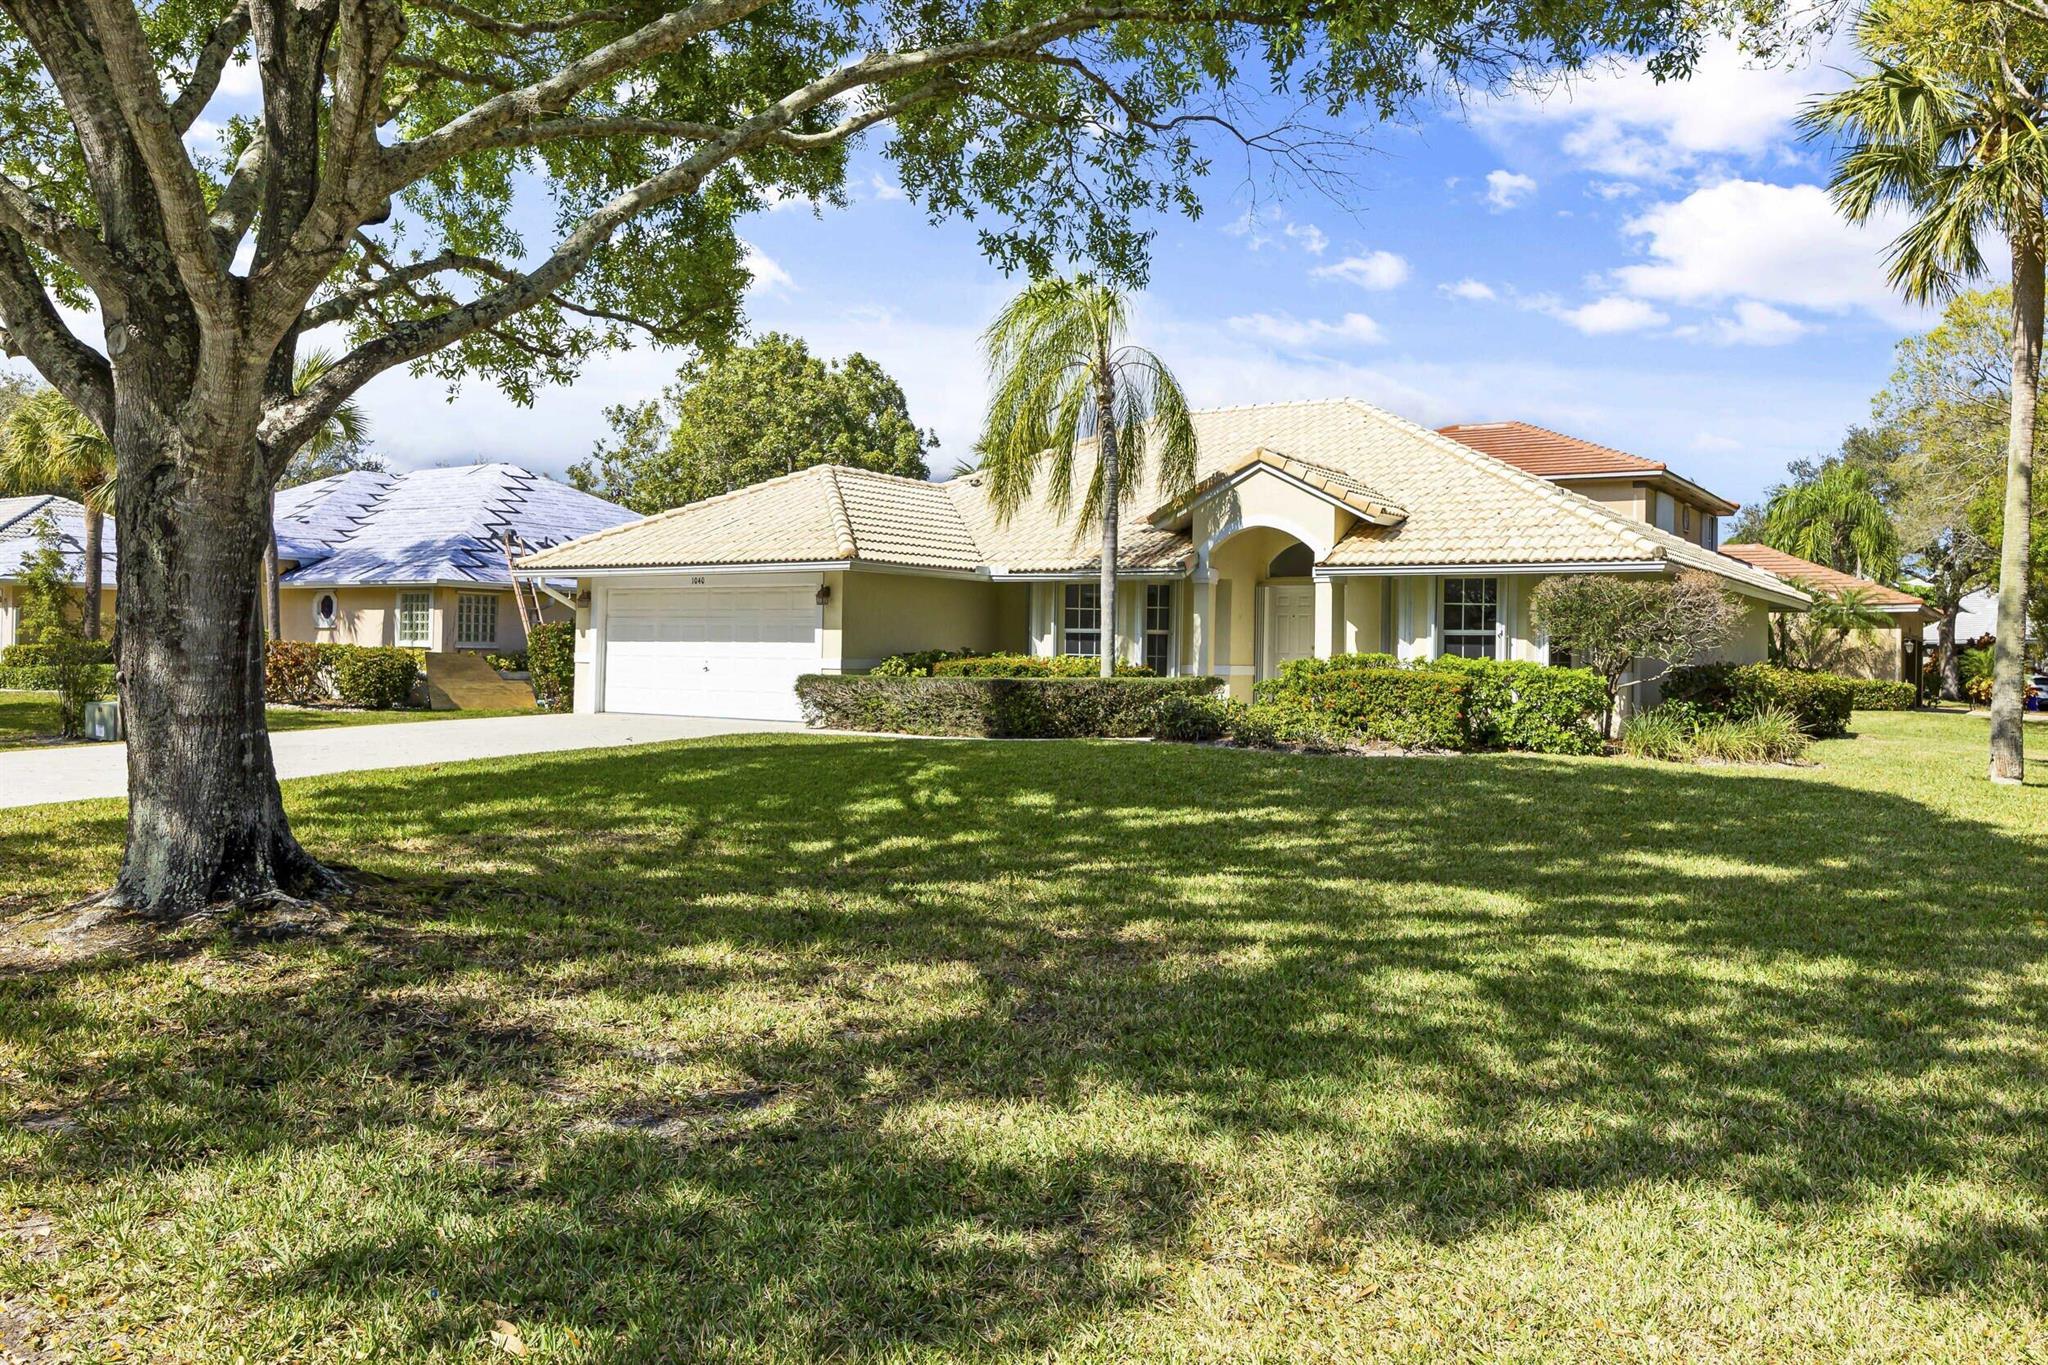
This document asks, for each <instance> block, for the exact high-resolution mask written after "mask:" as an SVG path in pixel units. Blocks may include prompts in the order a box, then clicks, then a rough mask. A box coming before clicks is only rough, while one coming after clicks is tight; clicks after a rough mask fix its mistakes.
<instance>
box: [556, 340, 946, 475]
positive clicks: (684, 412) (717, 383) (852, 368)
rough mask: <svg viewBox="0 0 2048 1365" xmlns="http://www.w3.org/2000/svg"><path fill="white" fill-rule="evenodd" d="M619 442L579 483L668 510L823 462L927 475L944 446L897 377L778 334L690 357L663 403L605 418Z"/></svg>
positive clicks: (611, 411)
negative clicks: (914, 410)
mask: <svg viewBox="0 0 2048 1365" xmlns="http://www.w3.org/2000/svg"><path fill="white" fill-rule="evenodd" d="M605 419H606V420H607V421H608V422H610V423H611V427H612V437H611V439H610V440H608V441H604V442H601V443H599V445H598V447H597V449H596V450H595V451H594V452H593V453H592V455H591V457H590V458H589V459H588V460H584V461H582V462H581V463H578V464H576V465H574V466H572V467H571V468H570V470H569V482H570V483H572V484H574V485H576V487H578V488H580V489H582V490H583V491H584V492H586V493H595V494H596V495H597V496H599V497H601V498H609V499H610V500H611V501H613V502H616V503H621V504H623V505H625V506H627V507H630V508H632V509H633V510H634V511H636V512H659V511H661V510H663V509H664V508H669V507H680V506H682V505H683V504H684V503H686V502H695V501H697V500H698V499H699V498H708V497H711V496H713V495H715V494H718V493H727V492H730V491H732V490H733V489H735V488H743V487H745V486H746V485H747V484H750V483H758V482H760V481H761V480H762V479H772V478H774V477H776V476H777V475H779V474H793V473H795V472H796V471H797V470H799V469H806V468H809V467H810V466H811V465H818V464H843V465H852V466H854V467H855V468H857V469H872V470H876V471H877V472H879V473H883V474H900V475H902V476H903V477H905V478H910V479H922V478H926V477H928V476H929V473H930V471H929V470H927V469H926V468H925V461H924V457H925V452H926V451H927V450H929V449H931V447H932V446H933V445H934V444H935V438H934V437H933V436H932V435H931V434H930V433H929V432H925V431H921V430H919V428H918V426H917V424H916V423H915V422H913V421H912V420H911V417H910V403H909V400H908V399H906V398H905V397H904V396H903V389H902V386H901V385H899V384H897V382H896V381H895V380H894V379H892V378H890V376H889V373H888V371H886V370H884V369H883V368H882V367H881V366H880V365H878V364H876V363H875V362H874V361H872V360H870V359H868V357H866V356H864V355H862V354H861V353H860V352H858V351H855V352H854V353H853V354H852V355H850V356H848V357H846V359H844V360H832V361H825V360H820V359H819V358H818V357H817V356H814V355H812V354H811V352H810V348H809V347H807V346H806V345H804V343H803V341H802V339H801V338H798V337H793V336H787V335H785V334H783V333H781V332H770V333H768V334H767V335H765V336H763V337H761V338H760V339H759V340H758V341H755V342H753V343H752V344H750V345H746V346H739V347H735V348H733V349H732V350H730V351H727V352H726V353H724V354H723V355H721V356H719V357H718V358H716V359H714V360H702V359H698V360H692V361H691V362H690V363H689V364H687V365H685V366H683V367H682V369H680V370H679V371H677V373H676V381H675V383H673V384H671V385H669V386H668V387H667V388H666V389H664V390H662V396H661V398H660V399H659V400H658V401H654V402H647V403H634V404H625V405H620V406H616V407H612V408H608V409H606V411H605Z"/></svg>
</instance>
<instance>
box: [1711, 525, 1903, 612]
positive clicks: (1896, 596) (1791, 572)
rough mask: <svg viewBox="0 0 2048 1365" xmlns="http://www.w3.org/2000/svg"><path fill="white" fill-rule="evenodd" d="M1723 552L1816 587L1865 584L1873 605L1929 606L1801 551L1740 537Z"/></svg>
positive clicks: (1832, 589) (1835, 588) (1837, 588)
mask: <svg viewBox="0 0 2048 1365" xmlns="http://www.w3.org/2000/svg"><path fill="white" fill-rule="evenodd" d="M1721 553H1722V554H1724V555H1727V556H1728V557H1729V558H1730V559H1739V560H1741V561H1742V562H1743V563H1745V564H1747V565H1749V566H1750V567H1751V568H1753V569H1762V570H1763V571H1764V572H1765V573H1773V574H1776V575H1777V576H1778V577H1780V578H1783V579H1786V580H1788V581H1789V580H1791V579H1795V578H1797V579H1804V580H1805V581H1806V582H1808V583H1811V584H1813V585H1814V586H1815V587H1819V588H1826V589H1828V590H1829V591H1830V592H1841V591H1842V590H1843V589H1845V588H1861V589H1863V591H1864V592H1866V593H1868V594H1869V596H1870V602H1871V605H1872V606H1874V607H1876V608H1878V609H1879V610H1880V611H1883V610H1889V609H1891V608H1895V607H1921V608H1925V607H1926V606H1927V604H1926V603H1925V602H1923V601H1921V600H1920V599H1919V598H1917V597H1915V596H1913V594H1912V593H1909V592H1900V591H1899V590H1898V589H1897V588H1887V587H1886V586H1885V585H1884V584H1882V583H1874V582H1872V581H1871V580H1870V579H1868V578H1858V577H1857V576H1856V575H1855V574H1848V573H1843V572H1842V571H1841V570H1839V569H1830V568H1829V567H1828V566H1827V565H1825V564H1816V563H1814V562H1813V561H1812V560H1810V559H1801V558H1800V557H1799V556H1798V555H1788V554H1786V553H1785V552H1784V551H1783V550H1773V549H1772V548H1771V547H1770V546H1768V545H1757V544H1754V543H1752V542H1750V541H1738V542H1737V543H1736V544H1733V545H1723V546H1722V547H1721Z"/></svg>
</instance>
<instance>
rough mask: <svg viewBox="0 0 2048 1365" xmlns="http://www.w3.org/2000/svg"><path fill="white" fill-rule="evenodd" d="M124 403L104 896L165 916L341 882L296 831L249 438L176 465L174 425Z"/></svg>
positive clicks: (262, 497) (264, 494)
mask: <svg viewBox="0 0 2048 1365" xmlns="http://www.w3.org/2000/svg"><path fill="white" fill-rule="evenodd" d="M123 415H124V416H125V417H127V418H128V420H126V421H117V422H116V438H115V439H116V441H117V443H118V444H119V446H120V447H121V468H122V471H123V475H122V479H121V484H120V489H119V492H118V495H117V501H118V504H119V506H118V516H119V524H120V527H121V548H122V554H121V560H120V567H119V573H120V591H119V593H118V594H117V595H116V610H117V613H118V616H119V633H120V638H121V657H120V670H119V682H120V693H121V706H122V715H123V719H124V721H125V723H126V725H127V729H128V837H127V845H126V848H125V851H124V853H123V855H122V862H121V870H120V873H119V875H118V876H117V877H116V879H115V882H114V886H113V889H112V890H111V891H109V892H108V893H107V894H106V896H105V897H104V898H103V899H102V902H101V903H102V904H105V905H108V906H112V907H117V908H122V909H128V910H132V911H135V912H136V913H138V914H140V915H142V916H144V917H147V918H151V919H158V920H171V919H176V918H179V917H181V916H184V915H187V914H191V913H193V912H194V911H198V910H202V909H204V908H206V907H207V906H209V905H213V904H217V903H220V902H224V901H251V900H259V899H262V898H265V897H268V896H274V895H277V894H278V893H280V892H283V893H287V894H292V895H309V894H316V893H320V892H325V891H331V890H335V889H338V888H339V885H340V883H339V881H338V879H336V878H335V877H334V876H333V874H332V873H329V872H328V871H327V870H326V869H324V868H323V867H321V866H320V865H319V864H318V863H317V862H315V861H314V860H313V859H312V857H311V856H310V855H308V854H307V853H306V851H305V850H304V849H302V848H301V847H300V846H299V843H298V841H297V840H296V839H295V838H294V837H293V836H292V832H291V826H290V824H289V822H288V821H287V820H286V818H285V813H284V803H283V800H282V798H281V796H280V795H279V792H278V786H277V773H276V769H275V768H274V767H273V766H272V763H271V755H270V736H269V733H268V731H267V729H266V728H265V724H264V714H263V662H264V642H263V634H262V612H261V610H260V604H259V602H258V600H257V594H258V564H259V561H260V560H261V558H262V555H263V546H264V544H265V541H266V539H267V529H266V521H267V517H266V515H265V513H266V511H267V509H268V506H269V497H268V491H267V489H266V488H265V486H264V480H263V479H262V476H261V475H260V473H258V472H257V471H256V469H255V467H254V461H255V451H254V443H253V442H244V443H243V444H242V445H241V446H240V447H239V448H238V449H236V450H234V451H232V452H223V453H221V454H220V455H219V456H218V457H217V458H214V459H207V460H192V461H189V462H187V463H185V464H184V465H183V468H179V467H178V466H174V465H173V464H172V463H171V461H170V460H169V459H168V458H167V457H166V456H165V454H164V453H163V448H164V447H165V446H167V445H169V444H171V443H172V442H174V441H177V440H178V439H179V434H178V433H176V432H175V431H173V430H170V429H166V427H165V426H163V425H162V424H160V423H159V422H157V421H154V420H152V418H151V415H150V414H147V413H136V414H123ZM138 447H139V448H138ZM173 469H177V472H176V473H173V472H171V471H172V470H173ZM131 471H133V476H131ZM152 476H154V477H152Z"/></svg>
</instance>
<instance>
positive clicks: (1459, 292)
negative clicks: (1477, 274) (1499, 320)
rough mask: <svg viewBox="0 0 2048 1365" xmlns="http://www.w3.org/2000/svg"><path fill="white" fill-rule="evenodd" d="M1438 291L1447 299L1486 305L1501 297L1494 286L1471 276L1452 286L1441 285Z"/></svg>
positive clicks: (1451, 284)
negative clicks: (1494, 289)
mask: <svg viewBox="0 0 2048 1365" xmlns="http://www.w3.org/2000/svg"><path fill="white" fill-rule="evenodd" d="M1437 291H1438V292H1439V293H1441V294H1443V295H1444V296H1445V297H1447V298H1453V299H1462V300H1463V301H1464V302H1466V303H1485V302H1487V301H1488V300H1490V299H1495V298H1498V297H1499V295H1497V294H1495V293H1494V292H1493V286H1492V285H1490V284H1488V283H1487V282H1486V281H1485V280H1475V279H1473V278H1471V277H1470V276H1467V277H1466V278H1464V279H1462V280H1457V281H1455V282H1453V283H1450V284H1440V285H1438V286H1437Z"/></svg>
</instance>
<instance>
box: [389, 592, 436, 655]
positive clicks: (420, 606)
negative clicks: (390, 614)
mask: <svg viewBox="0 0 2048 1365" xmlns="http://www.w3.org/2000/svg"><path fill="white" fill-rule="evenodd" d="M433 627H434V594H432V593H430V592H402V593H400V594H398V635H397V642H398V643H399V644H400V645H403V646H405V647H407V648H409V649H411V648H420V647H422V646H425V645H426V644H428V643H429V642H430V641H431V640H432V637H433Z"/></svg>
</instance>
